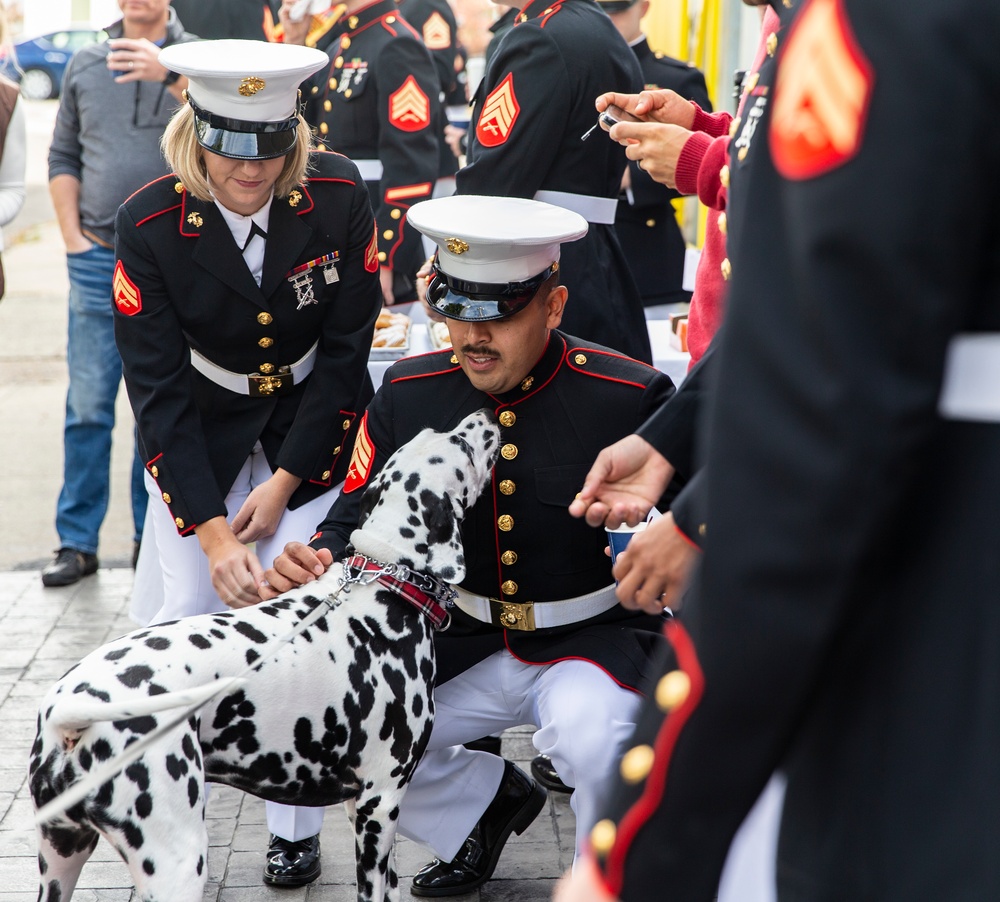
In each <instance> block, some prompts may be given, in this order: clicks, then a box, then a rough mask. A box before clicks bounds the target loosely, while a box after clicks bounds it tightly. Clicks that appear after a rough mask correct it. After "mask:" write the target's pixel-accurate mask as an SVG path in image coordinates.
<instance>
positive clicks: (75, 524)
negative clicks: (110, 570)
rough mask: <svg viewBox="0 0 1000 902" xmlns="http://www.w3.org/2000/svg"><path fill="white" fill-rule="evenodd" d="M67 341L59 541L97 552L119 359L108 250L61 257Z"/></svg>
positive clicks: (141, 506)
mask: <svg viewBox="0 0 1000 902" xmlns="http://www.w3.org/2000/svg"><path fill="white" fill-rule="evenodd" d="M66 266H67V269H68V271H69V338H68V342H67V349H66V360H67V363H68V365H69V391H68V392H67V393H66V424H65V427H64V429H63V486H62V491H61V492H60V493H59V502H58V504H57V506H56V532H57V533H58V534H59V545H60V547H63V548H74V549H76V550H77V551H85V552H88V553H90V554H96V553H97V534H98V532H99V531H100V528H101V524H102V523H103V522H104V515H105V514H106V513H107V510H108V496H109V494H110V482H111V431H112V429H114V425H115V398H116V397H117V395H118V386H119V384H120V383H121V379H122V361H121V357H119V356H118V348H117V347H116V346H115V333H114V317H113V314H112V310H111V280H112V278H113V276H114V268H115V254H114V251H112V250H109V249H108V248H105V247H101V246H100V245H98V244H95V245H94V246H93V247H92V248H91V249H90V250H88V251H84V252H83V253H82V254H68V255H67V256H66ZM142 474H143V465H142V461H141V460H140V458H139V454H138V450H136V451H135V452H134V453H133V459H132V480H131V482H132V484H131V495H132V518H133V521H134V525H135V538H136V539H137V540H138V539H139V538H141V536H142V524H143V520H144V519H145V516H146V497H147V496H146V490H145V488H144V487H143V482H142Z"/></svg>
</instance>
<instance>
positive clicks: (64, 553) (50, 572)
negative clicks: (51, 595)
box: [42, 548, 97, 586]
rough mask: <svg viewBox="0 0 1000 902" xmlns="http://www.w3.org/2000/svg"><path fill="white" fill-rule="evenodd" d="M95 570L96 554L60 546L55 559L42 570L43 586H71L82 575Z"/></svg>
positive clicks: (87, 574)
mask: <svg viewBox="0 0 1000 902" xmlns="http://www.w3.org/2000/svg"><path fill="white" fill-rule="evenodd" d="M96 572H97V555H96V554H87V552H86V551H77V550H76V549H75V548H60V549H59V550H58V551H57V552H56V559H55V560H54V561H53V562H52V563H51V564H49V565H48V566H47V567H46V568H45V569H44V570H43V571H42V585H43V586H72V585H73V583H76V582H79V581H80V580H81V579H83V577H85V576H90V574H91V573H96Z"/></svg>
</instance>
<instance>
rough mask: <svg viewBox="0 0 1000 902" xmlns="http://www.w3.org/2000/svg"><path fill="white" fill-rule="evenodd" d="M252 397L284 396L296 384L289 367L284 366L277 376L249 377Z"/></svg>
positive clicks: (254, 375)
mask: <svg viewBox="0 0 1000 902" xmlns="http://www.w3.org/2000/svg"><path fill="white" fill-rule="evenodd" d="M247 382H248V383H249V387H250V394H251V395H258V396H259V397H263V398H267V397H269V396H271V395H275V394H283V393H284V392H286V391H288V390H289V389H291V387H292V386H293V385H294V384H295V377H294V376H292V374H291V372H290V369H289V367H287V366H283V367H281V368H280V369H279V370H278V375H276V376H264V375H261V374H259V373H251V374H250V375H249V376H247Z"/></svg>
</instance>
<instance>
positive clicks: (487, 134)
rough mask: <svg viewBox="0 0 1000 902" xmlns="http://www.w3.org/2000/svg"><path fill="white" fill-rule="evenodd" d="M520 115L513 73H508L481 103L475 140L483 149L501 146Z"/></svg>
mask: <svg viewBox="0 0 1000 902" xmlns="http://www.w3.org/2000/svg"><path fill="white" fill-rule="evenodd" d="M520 113H521V104H520V103H518V100H517V95H516V94H515V93H514V73H513V72H508V73H507V77H506V78H505V79H504V80H503V81H502V82H500V84H498V85H497V86H496V87H495V88H494V89H493V90H492V91H491V92H490V94H489V96H488V97H487V98H486V100H485V101H484V102H483V111H482V113H481V114H480V116H479V122H478V124H477V125H476V138H477V139H478V141H479V143H480V144H482V145H483V146H484V147H496V146H497V145H498V144H503V143H504V142H505V141H506V140H507V138H508V137H510V133H511V132H512V131H513V129H514V123H515V122H517V117H518V116H519V115H520Z"/></svg>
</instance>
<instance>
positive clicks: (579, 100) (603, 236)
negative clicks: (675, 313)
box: [456, 0, 653, 363]
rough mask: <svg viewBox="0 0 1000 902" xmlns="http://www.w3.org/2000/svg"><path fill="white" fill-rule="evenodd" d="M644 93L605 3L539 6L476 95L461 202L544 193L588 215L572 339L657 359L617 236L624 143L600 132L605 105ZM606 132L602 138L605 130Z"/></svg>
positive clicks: (578, 259) (520, 23) (529, 9)
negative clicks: (597, 102) (611, 97)
mask: <svg viewBox="0 0 1000 902" xmlns="http://www.w3.org/2000/svg"><path fill="white" fill-rule="evenodd" d="M641 89H642V73H641V71H640V70H639V64H638V62H637V61H636V58H635V55H634V54H633V53H631V52H630V51H629V50H628V45H627V44H626V43H625V41H624V39H623V38H622V36H621V35H620V34H618V32H617V31H616V30H615V27H614V25H613V24H612V23H611V20H610V19H608V17H607V16H606V15H605V14H604V13H603V12H602V11H601V9H600V8H599V7H598V5H597V4H596V2H594V0H560V2H556V3H552V4H551V5H546V4H545V3H544V2H542V0H530V2H528V3H526V4H525V6H524V7H523V8H522V10H521V12H520V13H519V14H518V16H517V19H516V24H515V25H514V27H513V28H512V29H511V30H510V31H509V32H508V33H507V34H505V35H504V38H503V40H502V41H501V42H500V44H499V45H498V47H497V50H496V52H495V53H494V54H493V56H492V58H491V59H490V61H489V64H488V65H487V68H486V74H485V76H484V77H483V80H482V82H481V83H480V85H479V88H478V90H477V92H476V98H475V107H474V109H473V113H472V122H473V124H474V127H472V128H470V132H469V152H468V164H467V165H466V166H465V167H464V168H463V169H460V170H459V172H458V175H457V176H456V185H457V192H458V193H459V194H480V195H482V194H489V195H497V196H509V197H534V198H535V199H537V200H541V201H545V202H547V203H552V204H556V205H558V206H563V207H566V208H567V209H571V210H575V211H576V212H578V213H581V214H582V215H583V216H584V218H586V219H587V221H588V222H589V223H590V230H589V232H588V233H587V236H586V237H585V238H583V239H582V240H581V241H577V242H575V243H573V244H570V245H567V246H566V248H565V250H564V251H563V254H564V256H563V264H564V269H565V272H566V283H565V284H566V287H567V288H568V289H569V296H570V301H569V303H568V304H567V307H566V316H565V319H564V326H565V328H566V330H567V331H568V332H570V333H571V334H573V335H577V336H580V337H581V338H585V339H588V340H591V341H600V342H601V343H603V344H606V345H608V346H610V347H612V348H615V349H616V350H618V351H621V352H622V353H624V354H628V355H629V356H630V357H634V358H636V359H637V360H643V361H645V362H647V363H651V362H652V359H653V357H652V351H651V350H650V346H649V334H648V332H647V330H646V320H645V315H644V312H643V308H642V300H641V298H640V297H639V292H638V289H637V288H636V285H635V281H634V280H633V278H632V275H631V273H630V272H629V268H628V263H627V262H626V260H625V257H624V255H623V254H622V250H621V246H620V245H619V243H618V239H617V237H616V236H615V232H614V220H615V210H616V208H617V198H618V193H619V189H620V187H621V179H622V173H623V172H624V170H625V153H624V149H623V148H622V147H621V145H619V144H617V143H615V142H614V141H610V140H609V139H608V136H607V135H606V134H604V133H603V132H601V133H597V134H591V135H590V136H589V137H588V138H587V139H586V140H580V139H581V137H582V136H583V135H584V134H585V133H586V132H587V131H588V130H589V129H590V128H591V126H593V125H594V123H595V122H596V120H597V113H596V110H595V109H594V99H595V98H596V97H597V96H598V95H599V94H602V93H604V92H605V91H619V92H621V93H629V94H634V93H637V92H638V91H640V90H641ZM598 131H599V130H598Z"/></svg>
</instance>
